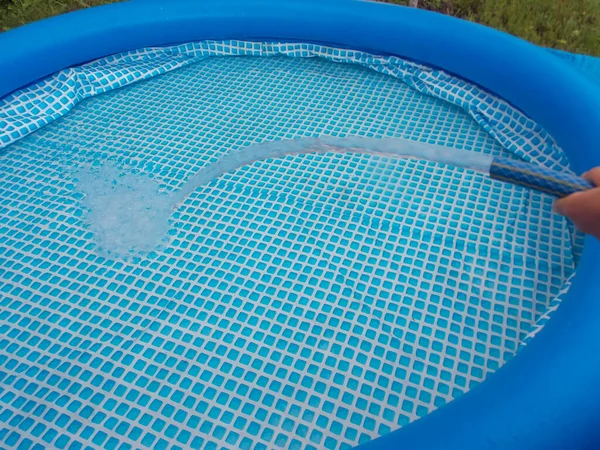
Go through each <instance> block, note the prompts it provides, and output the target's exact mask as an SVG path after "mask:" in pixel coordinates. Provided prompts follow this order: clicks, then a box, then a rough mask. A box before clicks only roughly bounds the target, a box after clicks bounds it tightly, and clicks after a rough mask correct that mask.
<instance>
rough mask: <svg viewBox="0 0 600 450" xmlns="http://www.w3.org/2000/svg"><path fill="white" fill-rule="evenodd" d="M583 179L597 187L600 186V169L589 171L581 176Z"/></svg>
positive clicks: (595, 168)
mask: <svg viewBox="0 0 600 450" xmlns="http://www.w3.org/2000/svg"><path fill="white" fill-rule="evenodd" d="M581 178H584V179H586V180H588V181H591V182H592V183H594V185H596V186H598V185H600V167H594V168H593V169H590V170H588V171H587V172H585V173H583V174H582V175H581Z"/></svg>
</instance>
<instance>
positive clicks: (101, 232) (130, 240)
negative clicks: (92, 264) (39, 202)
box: [77, 163, 172, 258]
mask: <svg viewBox="0 0 600 450" xmlns="http://www.w3.org/2000/svg"><path fill="white" fill-rule="evenodd" d="M77 178H78V182H77V188H78V190H79V191H80V192H81V193H82V194H83V198H82V201H81V203H82V206H83V207H84V209H85V210H86V215H85V217H86V221H87V222H88V224H89V227H90V230H91V231H92V233H93V234H94V239H95V240H96V243H97V245H98V249H99V250H100V252H101V253H104V254H106V255H107V256H110V257H120V258H128V257H135V256H144V255H146V254H148V253H149V252H151V251H153V250H155V249H156V248H157V247H158V246H159V245H160V244H166V243H167V242H168V233H167V232H168V230H169V217H170V216H171V212H172V208H171V205H172V201H171V197H170V196H169V195H166V194H164V193H161V192H160V190H159V189H160V186H159V185H158V183H157V182H156V181H155V180H153V179H152V178H149V177H147V176H142V175H136V174H133V173H127V172H125V171H122V170H119V169H118V168H117V167H115V166H113V165H112V164H110V163H106V164H104V165H103V166H102V167H99V168H87V169H81V170H79V172H78V174H77Z"/></svg>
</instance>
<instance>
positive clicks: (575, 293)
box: [0, 0, 600, 450]
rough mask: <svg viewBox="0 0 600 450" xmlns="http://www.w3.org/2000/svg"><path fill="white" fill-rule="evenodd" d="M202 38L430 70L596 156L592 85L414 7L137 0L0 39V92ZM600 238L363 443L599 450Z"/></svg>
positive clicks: (584, 158) (555, 62) (577, 151)
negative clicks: (454, 380)
mask: <svg viewBox="0 0 600 450" xmlns="http://www.w3.org/2000/svg"><path fill="white" fill-rule="evenodd" d="M202 39H262V40H265V39H271V40H303V41H309V42H321V43H328V44H333V45H336V46H338V47H348V48H356V49H363V50H367V51H370V52H372V53H384V54H393V55H398V56H402V57H406V58H411V59H414V60H417V61H422V62H424V63H427V64H430V65H434V66H438V67H441V68H443V69H446V70H448V71H451V72H453V73H455V74H457V75H459V76H461V77H463V78H465V79H467V80H470V81H472V82H475V83H477V84H479V85H481V86H483V87H485V88H486V89H488V90H490V91H492V92H494V93H496V94H498V95H500V96H501V97H503V98H505V99H506V100H508V101H509V102H511V103H512V104H513V105H515V106H516V107H518V108H520V109H521V110H522V111H523V112H525V113H526V114H527V115H529V116H530V117H531V118H533V119H534V120H536V121H537V122H538V123H539V124H541V125H542V126H544V127H545V128H546V129H547V130H548V131H549V132H550V133H551V134H552V135H553V136H554V137H555V138H556V139H557V141H558V142H559V144H560V145H561V146H562V147H563V148H564V150H565V151H566V152H567V154H568V156H569V158H570V159H571V161H572V163H573V167H574V168H575V170H576V171H577V172H581V171H583V170H586V169H589V168H591V167H593V166H596V165H600V133H598V129H600V107H599V105H600V87H599V86H598V85H597V84H595V83H594V81H593V79H592V77H589V76H587V75H584V74H583V73H581V72H579V71H578V69H577V68H576V67H574V66H572V65H570V63H569V61H567V60H561V59H560V58H558V57H556V56H554V55H552V54H551V53H549V52H547V51H546V50H543V49H539V48H537V47H535V46H533V45H530V44H528V43H526V42H524V41H521V40H519V39H516V38H513V37H510V36H508V35H505V34H503V33H500V32H497V31H494V30H491V29H488V28H485V27H481V26H478V25H474V24H471V23H467V22H462V21H459V20H456V19H452V18H449V17H444V16H440V15H437V14H433V13H428V12H424V11H417V10H409V9H405V8H401V7H395V6H390V5H382V4H375V3H369V2H354V1H341V0H339V1H330V2H326V3H325V2H312V1H306V2H299V1H288V2H281V1H277V0H271V1H267V0H256V1H253V2H248V1H235V0H226V1H222V0H214V1H203V2H197V1H191V0H190V1H177V2H163V3H161V2H156V1H137V2H129V3H122V4H116V5H111V6H105V7H101V8H97V9H92V10H86V11H82V12H77V13H72V14H68V15H65V16H61V17H57V18H54V19H51V20H47V21H43V22H39V23H36V24H32V25H29V26H25V27H22V28H20V29H17V30H15V31H12V32H9V33H6V34H4V35H1V36H0V49H1V51H0V74H1V75H0V96H4V95H6V94H8V93H9V92H11V91H13V90H15V89H17V88H19V87H22V86H24V85H26V84H28V83H31V82H33V81H35V80H38V79H40V78H42V77H44V76H46V75H48V74H50V73H53V72H55V71H57V70H60V69H62V68H65V67H68V66H71V65H75V64H79V63H82V62H85V61H89V60H92V59H95V58H99V57H101V56H105V55H109V54H113V53H117V52H120V51H124V50H128V49H135V48H141V47H147V46H158V45H166V44H173V43H179V42H187V41H195V40H202ZM599 263H600V243H599V242H598V241H596V240H594V239H593V238H587V240H586V244H585V249H584V253H583V256H582V259H581V262H580V264H579V267H578V270H577V274H576V276H575V277H574V279H573V284H572V287H571V289H570V290H569V292H568V293H567V295H566V298H565V299H564V301H563V304H562V305H561V307H560V309H559V310H558V311H557V312H556V313H555V314H554V316H553V318H552V320H550V321H549V322H548V324H547V325H546V326H545V327H544V329H543V330H542V331H541V332H540V333H539V334H538V335H537V336H536V338H535V339H533V340H532V341H531V342H530V343H529V344H528V345H527V346H526V347H525V348H524V349H523V350H522V351H521V352H520V353H519V354H518V355H517V356H516V357H515V358H514V359H513V360H511V361H510V362H509V363H508V364H506V365H505V366H504V367H502V368H501V369H500V370H499V371H498V372H496V373H495V374H493V375H492V376H490V377H489V378H488V379H487V380H486V381H485V382H484V383H482V384H481V385H479V386H478V387H476V388H475V389H473V390H471V391H470V392H469V393H467V394H466V395H464V396H462V397H460V398H458V399H456V400H455V401H453V402H451V403H450V404H448V405H446V406H444V407H443V408H440V409H439V410H437V411H435V412H434V413H432V414H430V415H428V416H426V417H424V418H422V419H420V420H419V421H417V422H415V423H413V424H411V425H409V426H406V427H404V428H402V429H401V430H399V431H397V432H393V433H390V434H388V435H386V436H384V437H382V438H379V439H377V440H374V441H371V442H369V443H367V444H365V445H364V446H363V448H365V449H376V450H377V449H387V448H406V449H460V450H464V449H480V450H485V449H515V450H518V449H527V450H536V449H552V448H577V449H586V448H590V449H592V448H599V447H600V429H598V427H597V418H598V417H600V401H599V400H600V385H599V384H598V382H597V380H598V379H599V378H600V327H598V323H600V303H599V302H598V296H599V295H600V264H599Z"/></svg>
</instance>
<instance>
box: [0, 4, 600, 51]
mask: <svg viewBox="0 0 600 450" xmlns="http://www.w3.org/2000/svg"><path fill="white" fill-rule="evenodd" d="M113 1H115V0H0V30H8V29H11V28H15V27H18V26H20V25H23V24H26V23H28V22H32V21H34V20H40V19H43V18H45V17H49V16H53V15H56V14H61V13H64V12H68V11H74V10H76V9H80V8H86V7H90V6H96V5H100V4H104V3H111V2H113ZM165 1H169V0H165ZM198 1H202V0H198ZM281 1H285V0H281ZM384 1H388V2H391V3H400V4H406V3H408V0H384ZM420 7H422V8H424V9H430V10H434V11H439V12H442V13H445V14H451V15H453V16H456V17H461V18H464V19H467V20H472V21H474V22H478V23H482V24H484V25H488V26H491V27H494V28H497V29H499V30H502V31H506V32H508V33H511V34H514V35H516V36H519V37H522V38H524V39H527V40H529V41H531V42H534V43H536V44H539V45H544V46H546V47H552V48H559V49H562V50H567V51H571V52H577V53H586V54H589V55H596V56H600V0H420Z"/></svg>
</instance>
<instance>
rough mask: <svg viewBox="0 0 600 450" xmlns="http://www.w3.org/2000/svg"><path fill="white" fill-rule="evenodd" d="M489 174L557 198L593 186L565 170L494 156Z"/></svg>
mask: <svg viewBox="0 0 600 450" xmlns="http://www.w3.org/2000/svg"><path fill="white" fill-rule="evenodd" d="M490 176H491V177H492V178H494V179H496V180H503V181H507V182H509V183H514V184H518V185H519V186H524V187H526V188H529V189H536V190H538V191H541V192H545V193H547V194H550V195H553V196H555V197H558V198H562V197H566V196H567V195H571V194H574V193H575V192H581V191H585V190H588V189H592V188H593V187H594V185H593V184H592V183H590V182H589V181H587V180H585V179H583V178H581V177H578V176H576V175H573V174H571V173H568V172H566V171H561V172H559V171H556V170H551V169H547V168H545V167H541V166H537V165H535V164H529V163H524V162H522V161H517V160H514V159H509V158H502V157H495V158H494V159H493V160H492V164H491V166H490Z"/></svg>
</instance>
